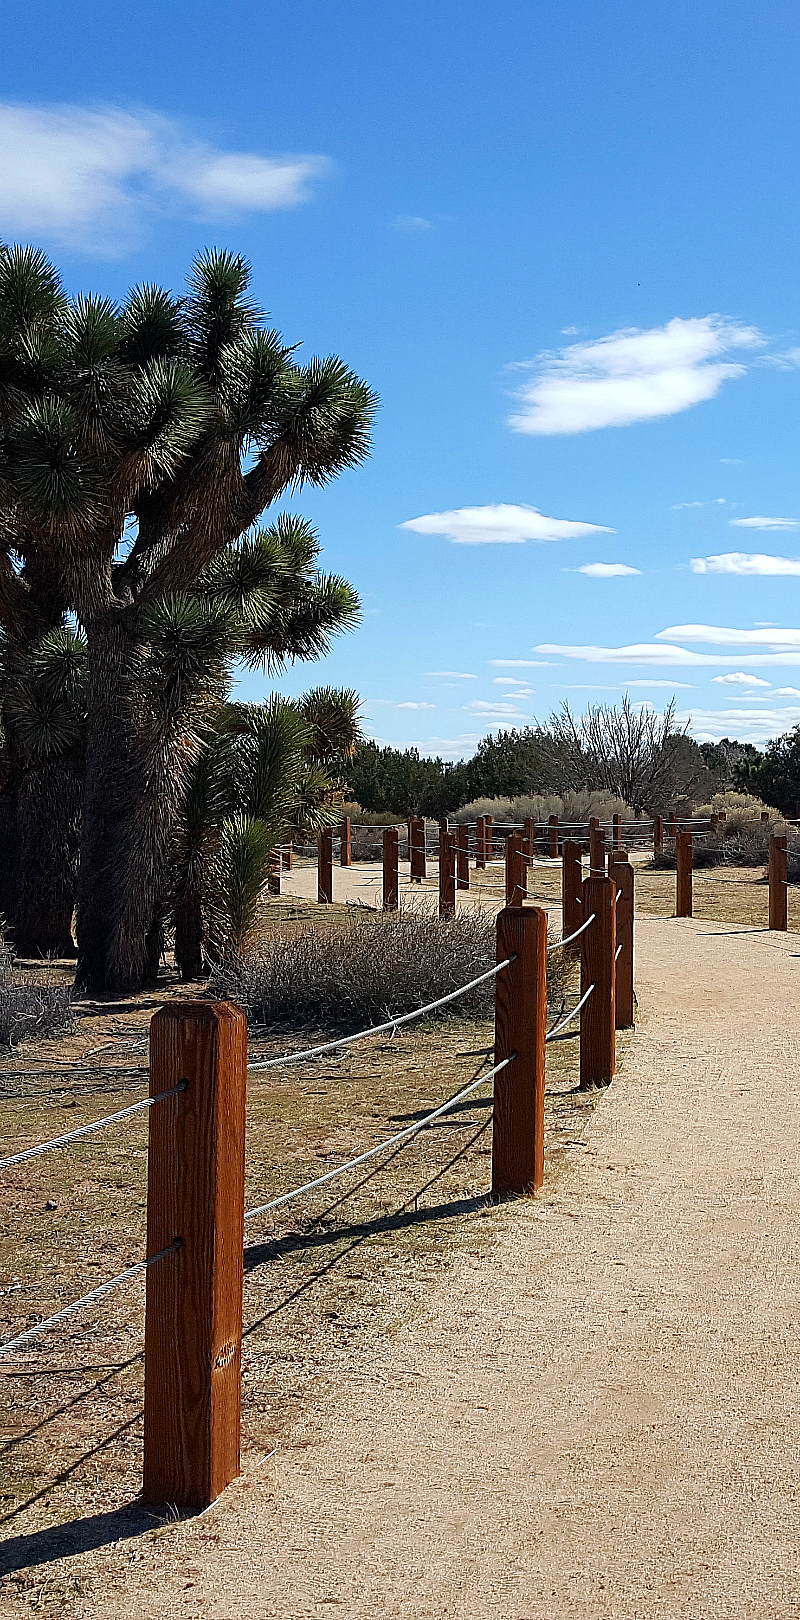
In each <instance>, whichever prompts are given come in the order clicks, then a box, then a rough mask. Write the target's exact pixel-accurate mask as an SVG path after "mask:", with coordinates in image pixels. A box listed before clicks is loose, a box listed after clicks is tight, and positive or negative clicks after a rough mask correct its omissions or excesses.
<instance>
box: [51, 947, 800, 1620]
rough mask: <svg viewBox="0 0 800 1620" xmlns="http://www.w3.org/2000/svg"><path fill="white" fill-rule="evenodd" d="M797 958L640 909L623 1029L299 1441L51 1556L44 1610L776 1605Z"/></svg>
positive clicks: (791, 1233)
mask: <svg viewBox="0 0 800 1620" xmlns="http://www.w3.org/2000/svg"><path fill="white" fill-rule="evenodd" d="M798 973H800V957H799V956H798V946H797V941H796V938H794V937H793V936H791V935H789V936H786V935H783V936H781V935H774V934H773V935H769V934H766V933H763V932H746V931H744V930H742V929H723V928H720V927H719V926H718V925H715V924H713V923H709V922H706V921H695V922H675V921H671V920H670V921H668V920H655V919H653V920H650V919H643V920H642V921H641V922H640V923H639V925H638V971H637V983H638V992H639V998H640V1002H641V1023H640V1026H639V1033H638V1036H637V1039H636V1040H635V1042H634V1043H633V1044H632V1045H631V1047H630V1050H629V1054H628V1057H627V1060H626V1063H625V1068H624V1073H623V1074H622V1075H621V1077H620V1078H619V1079H618V1081H617V1082H616V1083H615V1085H614V1087H613V1088H612V1090H611V1092H610V1093H609V1094H608V1095H607V1096H606V1098H605V1099H604V1101H603V1102H602V1104H601V1105H600V1107H599V1108H598V1109H597V1110H596V1111H595V1113H594V1115H593V1118H592V1122H591V1124H590V1126H589V1130H588V1133H587V1137H586V1141H585V1146H584V1147H583V1149H577V1150H576V1152H575V1156H574V1159H573V1160H572V1161H571V1163H570V1165H569V1167H568V1169H567V1170H566V1171H565V1172H564V1173H563V1174H562V1175H561V1176H560V1177H559V1178H558V1179H557V1180H556V1181H555V1183H552V1182H551V1184H550V1185H546V1187H545V1192H544V1194H543V1195H542V1196H540V1198H538V1199H537V1200H536V1201H535V1202H528V1201H525V1202H522V1203H515V1204H511V1205H508V1206H506V1207H505V1209H504V1210H503V1212H502V1215H501V1217H500V1218H499V1219H498V1220H497V1223H496V1226H495V1231H496V1242H495V1246H494V1250H493V1252H492V1253H490V1255H489V1256H488V1257H487V1256H486V1254H485V1253H474V1254H467V1255H466V1256H465V1257H464V1258H463V1259H462V1260H461V1261H460V1262H459V1263H458V1264H457V1265H456V1266H455V1268H454V1269H453V1270H451V1271H450V1272H449V1273H448V1274H447V1276H446V1278H445V1279H444V1280H443V1283H442V1286H441V1287H440V1288H437V1289H435V1290H434V1291H433V1292H432V1293H431V1294H430V1295H429V1297H428V1298H427V1300H426V1302H425V1304H424V1305H423V1306H422V1307H421V1309H420V1310H419V1312H418V1314H417V1315H416V1316H415V1318H414V1319H413V1320H412V1321H411V1322H406V1323H405V1324H403V1325H402V1326H401V1327H400V1329H399V1330H398V1332H397V1334H396V1335H395V1337H394V1338H393V1339H392V1340H390V1341H388V1343H387V1350H386V1355H385V1357H384V1358H383V1359H382V1360H381V1361H380V1363H378V1364H374V1365H369V1366H364V1365H362V1364H359V1363H358V1362H357V1361H356V1360H354V1362H353V1364H352V1365H351V1366H350V1368H349V1372H347V1373H346V1374H345V1376H344V1377H343V1379H342V1382H341V1384H340V1386H339V1392H338V1396H337V1398H336V1401H335V1404H334V1405H333V1406H331V1407H330V1408H329V1410H328V1412H327V1413H326V1414H325V1416H324V1418H323V1420H322V1423H321V1426H320V1429H319V1431H318V1433H317V1435H316V1437H315V1439H314V1441H313V1442H312V1443H311V1444H309V1445H307V1446H306V1447H304V1448H301V1447H299V1446H298V1447H296V1448H295V1449H288V1450H285V1451H279V1453H278V1454H277V1455H276V1456H275V1457H274V1458H273V1459H272V1460H271V1461H269V1462H268V1463H267V1464H266V1465H265V1466H263V1467H262V1468H261V1469H260V1470H259V1471H258V1472H257V1473H253V1474H251V1475H249V1476H245V1478H244V1479H243V1480H242V1481H241V1482H239V1484H237V1485H236V1486H235V1487H233V1489H232V1490H231V1491H230V1492H229V1493H228V1494H227V1495H226V1497H225V1498H223V1499H222V1500H221V1501H220V1503H219V1504H217V1505H216V1506H215V1507H214V1509H212V1511H211V1513H210V1514H209V1515H208V1516H207V1518H205V1519H203V1520H200V1521H199V1522H195V1523H194V1524H187V1525H185V1526H182V1527H179V1528H177V1529H174V1530H171V1531H170V1532H169V1533H168V1534H167V1535H165V1536H164V1538H163V1539H162V1540H160V1541H155V1542H153V1541H152V1540H151V1539H149V1538H148V1541H147V1542H146V1543H141V1542H139V1543H138V1544H131V1543H127V1544H121V1543H118V1544H117V1546H116V1547H114V1548H110V1549H109V1548H105V1549H102V1550H101V1551H98V1552H97V1553H94V1554H87V1555H85V1556H84V1557H83V1558H81V1559H79V1560H75V1561H74V1562H75V1565H80V1570H78V1569H77V1568H76V1574H80V1575H81V1576H85V1577H86V1579H87V1582H88V1585H87V1587H86V1590H87V1591H91V1594H92V1596H91V1601H87V1602H86V1603H85V1604H84V1603H82V1602H81V1601H80V1599H78V1600H77V1603H76V1605H75V1607H74V1608H72V1607H71V1612H72V1613H74V1614H86V1615H87V1616H88V1615H89V1614H91V1615H92V1616H93V1617H95V1620H102V1617H106V1616H108V1617H110V1616H112V1615H113V1616H114V1617H116V1616H118V1615H119V1614H121V1613H130V1614H135V1615H137V1616H138V1617H141V1620H150V1617H156V1616H159V1617H160V1616H166V1615H170V1616H174V1617H181V1620H195V1617H198V1620H199V1617H200V1616H203V1617H213V1620H263V1617H264V1616H268V1615H280V1616H281V1617H283V1620H301V1617H303V1620H305V1617H310V1616H314V1617H317V1616H321V1615H329V1614H336V1613H338V1614H340V1615H343V1616H347V1617H348V1620H351V1617H352V1620H373V1617H374V1620H378V1617H380V1620H388V1617H397V1620H400V1617H402V1620H422V1617H426V1620H445V1617H446V1620H484V1617H487V1620H488V1617H489V1616H492V1617H493V1620H534V1617H536V1620H540V1617H543V1620H562V1617H565V1620H566V1617H570V1620H573V1617H576V1620H577V1617H584V1616H585V1617H587V1620H588V1617H589V1616H592V1617H593V1620H597V1617H613V1620H642V1617H646V1620H649V1617H651V1616H668V1617H673V1616H691V1617H692V1620H711V1617H720V1620H722V1617H725V1620H732V1617H736V1620H738V1617H740V1616H741V1617H747V1620H755V1617H762V1616H763V1617H766V1616H770V1617H771V1616H775V1617H778V1616H781V1617H784V1616H786V1615H790V1614H796V1613H797V1612H798V1609H800V1567H799V1564H800V1558H799V1556H798V1552H799V1548H798V1542H799V1540H800V1529H799V1528H798V1507H797V1500H796V1494H797V1491H798V1489H800V1445H799V1443H798V1432H799V1430H800V1411H799V1410H798V1407H799V1405H800V1402H798V1393H797V1385H798V1376H797V1368H798V1361H799V1360H800V1354H799V1353H800V1312H799V1311H798V1304H799V1303H800V1301H799V1300H798V1295H799V1294H800V1273H798V1266H797V1260H798V1253H797V1251H798V1244H799V1243H800V1237H799V1236H798V1234H799V1233H800V1188H799V1186H798V1165H797V1144H798V1141H799V1140H800V1088H798V1068H799V1063H798V1059H800V1052H798V1045H799V1044H800V1042H799V1041H798V1036H799V1035H800V1014H799V1013H798V1010H797V1007H798V1003H797V984H798ZM100 1592H104V1593H105V1598H104V1601H98V1598H99V1593H100Z"/></svg>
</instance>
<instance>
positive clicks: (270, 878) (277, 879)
mask: <svg viewBox="0 0 800 1620" xmlns="http://www.w3.org/2000/svg"><path fill="white" fill-rule="evenodd" d="M282 869H283V853H282V851H281V850H280V849H273V851H272V854H271V855H270V858H269V871H268V873H267V892H268V893H269V894H280V892H281V871H282Z"/></svg>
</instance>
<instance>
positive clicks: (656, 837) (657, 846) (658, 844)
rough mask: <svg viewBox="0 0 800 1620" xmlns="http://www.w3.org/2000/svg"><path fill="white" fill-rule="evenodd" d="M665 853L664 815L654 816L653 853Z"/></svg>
mask: <svg viewBox="0 0 800 1620" xmlns="http://www.w3.org/2000/svg"><path fill="white" fill-rule="evenodd" d="M663 853H664V817H663V816H654V817H653V854H654V855H663Z"/></svg>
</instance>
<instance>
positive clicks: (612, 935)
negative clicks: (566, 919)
mask: <svg viewBox="0 0 800 1620" xmlns="http://www.w3.org/2000/svg"><path fill="white" fill-rule="evenodd" d="M616 893H617V890H616V885H615V882H614V879H613V877H593V876H590V877H588V878H586V880H585V882H584V884H583V893H582V900H583V906H582V910H583V915H584V919H585V918H587V917H591V915H592V913H593V912H594V922H593V923H591V924H590V926H589V927H588V928H587V930H586V933H585V934H581V995H582V996H584V995H585V994H586V992H587V990H588V989H589V986H590V985H592V984H593V985H594V989H593V991H592V994H591V995H590V997H589V999H588V1001H587V1002H586V1004H585V1006H584V1007H583V1008H582V1009H581V1058H580V1074H581V1078H580V1089H581V1091H586V1090H588V1088H589V1086H607V1085H610V1084H611V1081H612V1080H613V1078H614V1069H615V1066H616V1040H615V1027H616V1005H615V1003H616V997H615V993H614V992H615V981H616V973H615V965H616V964H615V961H614V956H615V952H616V948H617V928H616V911H617V907H616Z"/></svg>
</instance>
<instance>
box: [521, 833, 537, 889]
mask: <svg viewBox="0 0 800 1620" xmlns="http://www.w3.org/2000/svg"><path fill="white" fill-rule="evenodd" d="M522 853H523V856H525V857H526V859H525V862H524V864H525V875H526V878H527V874H528V867H529V866H530V865H531V864H532V862H533V860H534V858H535V856H536V822H535V821H534V819H533V816H526V817H525V826H524V831H523V838H522ZM527 887H528V886H527V883H526V885H525V892H526V893H527Z"/></svg>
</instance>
